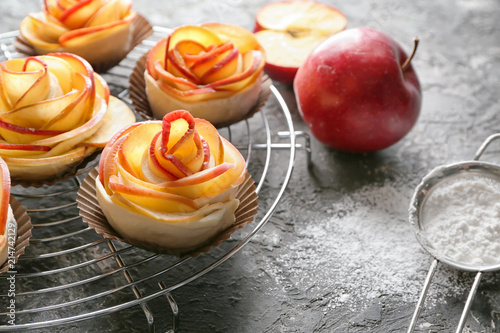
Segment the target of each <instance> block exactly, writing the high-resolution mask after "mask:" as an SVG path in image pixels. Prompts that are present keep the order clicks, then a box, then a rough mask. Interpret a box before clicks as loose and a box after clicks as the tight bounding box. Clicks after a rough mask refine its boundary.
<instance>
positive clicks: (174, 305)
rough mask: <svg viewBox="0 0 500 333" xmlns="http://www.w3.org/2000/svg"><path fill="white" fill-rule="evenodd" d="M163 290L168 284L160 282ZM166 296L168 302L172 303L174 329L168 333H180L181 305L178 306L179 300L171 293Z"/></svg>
mask: <svg viewBox="0 0 500 333" xmlns="http://www.w3.org/2000/svg"><path fill="white" fill-rule="evenodd" d="M158 285H159V286H160V289H161V290H164V289H166V286H165V284H164V283H163V282H159V283H158ZM165 297H166V298H167V301H168V304H169V305H170V310H171V311H172V329H171V330H169V331H167V333H178V332H179V307H178V306H177V302H176V301H175V299H174V297H173V296H172V294H171V293H166V294H165Z"/></svg>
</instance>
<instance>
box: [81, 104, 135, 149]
mask: <svg viewBox="0 0 500 333" xmlns="http://www.w3.org/2000/svg"><path fill="white" fill-rule="evenodd" d="M135 121H136V119H135V115H134V112H133V111H132V110H131V109H130V108H129V107H128V106H127V104H125V102H123V101H121V100H119V99H118V98H116V97H114V96H111V97H110V100H109V105H108V111H107V112H106V115H105V116H104V119H103V121H102V123H101V126H99V129H98V130H97V132H96V133H94V135H92V136H91V137H90V138H88V139H87V140H85V141H84V142H83V144H84V145H87V146H92V147H104V146H105V145H106V144H107V143H108V141H109V140H110V139H111V138H112V137H113V135H115V134H116V133H117V132H118V131H119V130H121V129H122V128H125V127H126V126H128V125H131V124H133V123H135Z"/></svg>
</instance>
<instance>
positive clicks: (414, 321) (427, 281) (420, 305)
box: [408, 259, 438, 333]
mask: <svg viewBox="0 0 500 333" xmlns="http://www.w3.org/2000/svg"><path fill="white" fill-rule="evenodd" d="M437 264H438V261H437V259H434V261H433V262H432V264H431V267H430V268H429V272H428V273H427V277H426V278H425V282H424V287H423V288H422V292H421V293H420V297H419V298H418V303H417V307H416V308H415V312H414V313H413V317H412V318H411V322H410V327H409V328H408V333H413V331H414V330H415V326H416V325H417V320H418V317H419V316H420V312H422V309H423V307H424V303H425V298H426V297H427V292H428V291H429V287H430V285H431V281H432V278H433V277H434V273H436V269H437Z"/></svg>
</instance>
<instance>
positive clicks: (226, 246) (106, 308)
mask: <svg viewBox="0 0 500 333" xmlns="http://www.w3.org/2000/svg"><path fill="white" fill-rule="evenodd" d="M168 31H169V30H168V29H166V28H161V27H154V33H153V35H152V36H151V37H149V38H148V39H147V40H145V41H144V42H143V43H142V44H140V45H138V46H137V47H136V48H135V49H134V50H133V51H132V52H131V53H130V54H129V55H128V56H127V58H126V59H124V60H123V61H122V62H121V63H120V64H119V65H118V66H116V67H114V68H113V69H111V70H110V71H108V72H107V73H105V74H103V77H104V78H105V79H106V81H107V82H108V84H109V86H110V88H111V93H112V94H113V95H114V96H117V97H119V98H120V99H122V100H123V101H125V102H126V103H128V104H129V105H130V104H131V101H130V99H129V94H128V90H127V87H128V78H129V75H130V73H131V72H132V70H133V68H134V66H135V63H136V61H137V60H138V59H139V58H140V57H141V56H142V55H143V54H144V53H145V52H147V50H149V48H151V47H152V46H153V45H154V44H155V43H156V41H157V40H159V39H160V38H161V37H163V36H165V35H166V34H167V33H168ZM17 35H18V32H17V31H13V32H9V33H3V34H0V61H4V60H7V59H10V58H16V57H21V55H20V54H19V53H17V52H16V50H15V47H14V40H15V38H16V36H17ZM271 92H272V94H271V96H270V98H269V100H268V101H267V103H266V105H265V106H264V108H263V109H262V110H261V111H260V112H259V113H258V114H256V115H255V116H254V117H252V118H251V119H249V120H246V121H243V122H240V123H238V124H235V125H231V126H230V127H227V128H223V129H221V131H220V132H221V134H222V135H223V136H225V137H226V138H228V139H229V140H230V141H231V142H233V144H234V145H235V146H237V147H238V149H240V151H241V152H242V153H243V155H244V156H245V157H246V160H247V164H248V170H249V171H250V173H251V174H252V177H253V179H254V180H255V181H256V185H257V191H258V193H259V210H258V213H257V216H256V219H255V221H254V222H253V223H251V224H249V225H247V226H246V227H245V228H242V229H241V230H239V231H237V232H236V233H234V234H233V235H232V237H231V239H229V240H228V241H225V242H224V243H223V244H222V245H221V246H220V247H218V248H214V249H213V250H212V251H210V252H209V253H207V254H203V255H201V256H200V257H198V258H177V257H174V256H168V255H159V254H155V253H151V252H147V251H144V250H141V249H138V248H136V247H133V246H130V245H128V244H124V243H121V242H117V241H113V240H108V239H103V238H102V237H101V236H100V235H98V234H96V233H95V232H94V231H93V230H90V229H89V228H88V227H87V225H86V224H84V223H83V222H82V220H81V218H80V217H79V216H78V209H77V206H76V202H75V199H76V193H77V190H78V188H79V186H80V184H81V181H82V180H83V178H84V177H85V176H86V174H87V173H88V171H90V170H91V169H93V168H94V167H95V165H96V164H97V160H95V161H94V162H93V163H91V164H90V165H89V166H88V167H87V168H86V169H85V170H82V171H81V172H80V173H79V174H78V175H76V176H75V177H72V178H69V179H67V180H65V181H62V182H59V183H56V184H54V185H52V186H43V187H41V188H22V187H14V188H13V189H12V192H13V194H14V195H15V196H16V198H17V199H18V200H19V201H20V202H21V204H22V205H23V206H24V207H25V208H26V210H27V212H28V214H29V215H30V217H31V220H32V224H33V231H32V233H33V236H32V238H31V240H30V246H29V247H28V248H27V251H26V253H25V254H24V255H23V256H21V257H20V260H19V262H18V264H17V265H16V267H15V271H14V272H9V273H8V274H6V275H5V276H0V277H1V279H0V332H11V331H25V330H29V331H40V332H42V331H43V332H45V331H47V330H48V328H49V327H50V331H61V332H66V331H68V330H71V331H72V332H73V331H76V332H79V331H83V330H85V331H93V330H94V331H98V332H100V331H103V327H104V328H106V331H128V332H131V331H134V329H133V327H134V326H137V322H138V321H139V322H140V324H139V326H140V327H139V328H138V329H137V331H141V332H144V331H149V332H154V331H158V330H161V331H169V332H177V331H178V328H179V311H180V309H179V308H178V306H177V304H176V301H175V299H174V298H173V296H172V294H171V292H172V291H174V290H177V289H179V288H180V287H182V286H185V285H186V284H188V283H190V282H192V281H193V280H195V279H198V278H199V277H201V276H203V275H204V274H206V273H208V272H210V271H211V270H212V269H214V268H216V267H217V266H219V265H221V264H222V263H223V262H225V261H226V260H227V259H229V258H230V257H231V256H233V255H234V254H235V253H237V252H238V251H239V250H240V249H242V248H243V247H244V246H245V245H246V244H247V243H248V242H249V241H251V239H252V238H253V237H254V235H255V234H256V233H257V232H258V231H259V230H260V229H261V228H262V227H263V226H264V225H265V224H266V223H267V222H268V221H269V220H270V218H271V216H272V214H273V213H274V211H275V209H276V208H277V206H278V203H279V201H280V199H281V197H282V196H283V194H284V191H285V189H286V187H287V185H288V182H289V180H290V177H291V173H292V169H293V164H294V160H295V152H296V149H303V150H305V151H306V152H307V157H308V158H309V155H310V147H309V138H308V136H307V134H306V133H302V132H295V131H294V128H293V123H292V120H291V116H290V113H289V111H288V108H287V106H286V103H285V101H284V100H283V98H282V97H281V95H280V94H279V92H278V90H277V89H276V88H275V87H274V86H271ZM139 119H140V118H139ZM271 124H274V125H271ZM276 127H278V128H276ZM279 127H282V128H279ZM298 137H303V138H304V140H305V143H304V144H303V145H302V144H299V143H297V142H296V138H298ZM276 150H279V151H280V153H279V157H278V156H277V155H278V154H276V153H274V154H273V152H275V151H276ZM10 275H14V276H15V301H16V303H15V304H16V308H15V313H14V314H15V326H12V325H10V324H8V320H10V319H9V316H8V315H9V314H10V312H9V311H8V310H7V306H8V304H9V301H10V300H11V299H12V297H9V295H8V293H7V291H8V290H9V281H7V279H6V277H8V276H10ZM4 319H5V320H4ZM90 319H91V320H90ZM82 321H85V323H84V324H81V323H80V322H82ZM200 324H202V323H200ZM82 325H84V327H85V329H83V328H82V327H83V326H82Z"/></svg>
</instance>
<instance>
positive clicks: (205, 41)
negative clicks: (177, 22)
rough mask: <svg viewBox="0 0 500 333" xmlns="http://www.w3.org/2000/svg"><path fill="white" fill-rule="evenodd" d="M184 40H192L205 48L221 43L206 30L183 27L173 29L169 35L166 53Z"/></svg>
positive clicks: (199, 27) (196, 27) (197, 27)
mask: <svg viewBox="0 0 500 333" xmlns="http://www.w3.org/2000/svg"><path fill="white" fill-rule="evenodd" d="M184 40H194V41H196V42H197V43H200V44H201V45H203V47H205V48H208V47H209V46H211V45H219V44H221V42H222V41H221V39H220V38H219V37H218V36H217V35H216V34H214V33H213V32H211V31H209V30H208V29H205V28H203V27H201V26H199V25H184V26H181V27H179V28H177V29H175V30H174V31H173V32H172V34H171V35H170V41H169V48H168V51H170V50H171V49H173V48H174V47H175V45H176V44H177V43H178V42H180V41H184Z"/></svg>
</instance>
